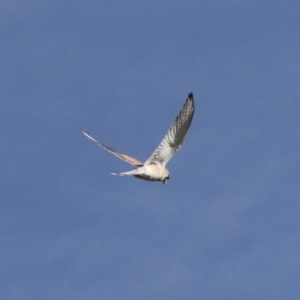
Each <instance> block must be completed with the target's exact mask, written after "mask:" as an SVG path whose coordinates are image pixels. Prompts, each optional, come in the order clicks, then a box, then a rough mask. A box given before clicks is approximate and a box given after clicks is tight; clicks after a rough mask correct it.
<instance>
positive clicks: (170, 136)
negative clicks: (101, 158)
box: [82, 93, 195, 183]
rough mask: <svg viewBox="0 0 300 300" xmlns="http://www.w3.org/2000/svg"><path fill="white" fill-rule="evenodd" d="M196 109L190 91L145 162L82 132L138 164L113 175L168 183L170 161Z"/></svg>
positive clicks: (105, 147) (118, 154)
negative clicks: (129, 169) (177, 113)
mask: <svg viewBox="0 0 300 300" xmlns="http://www.w3.org/2000/svg"><path fill="white" fill-rule="evenodd" d="M194 111H195V103H194V99H193V94H192V93H190V94H189V95H188V98H187V100H186V102H185V104H184V106H183V108H182V110H181V111H180V113H179V115H178V116H177V117H176V119H175V121H174V123H173V124H172V126H171V127H170V129H169V130H168V132H167V134H166V135H165V137H164V139H163V140H162V141H161V143H160V145H159V146H158V147H157V148H156V150H155V151H154V152H153V154H152V155H151V156H150V157H149V158H148V159H147V160H146V162H145V163H142V162H140V161H139V160H137V159H136V158H134V157H131V156H129V155H126V154H122V153H120V152H118V151H116V150H114V149H112V148H110V147H108V146H105V145H104V144H102V143H100V142H98V141H97V140H96V139H94V138H93V137H92V136H90V135H89V134H88V133H87V132H85V131H82V133H83V134H84V135H85V136H86V137H88V138H89V139H91V140H92V141H94V142H96V143H97V144H98V145H99V146H101V147H102V148H104V149H105V150H107V151H108V152H110V153H112V154H114V155H115V156H117V157H118V158H120V159H122V160H124V161H126V162H127V163H130V164H132V165H134V166H136V169H134V170H132V171H128V172H122V173H112V174H113V175H119V176H134V177H136V178H139V179H144V180H149V181H162V182H163V183H167V181H168V180H169V179H170V173H169V171H168V169H167V168H166V165H167V163H168V161H169V160H170V159H171V158H172V156H173V155H174V154H175V153H176V152H177V151H178V150H179V148H180V147H181V145H182V143H183V141H184V138H185V136H186V134H187V131H188V129H189V127H190V125H191V122H192V119H193V115H194Z"/></svg>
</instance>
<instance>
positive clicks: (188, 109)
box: [145, 93, 195, 167]
mask: <svg viewBox="0 0 300 300" xmlns="http://www.w3.org/2000/svg"><path fill="white" fill-rule="evenodd" d="M194 111H195V102H194V97H193V93H190V94H189V95H188V98H187V99H186V101H185V104H184V106H183V108H182V110H181V111H180V113H179V115H178V116H177V117H176V119H175V121H174V123H173V124H172V126H171V127H170V129H169V130H168V132H167V134H166V135H165V137H164V139H163V140H162V141H161V143H160V144H159V146H158V147H157V148H156V149H155V151H154V152H153V153H152V155H151V156H150V157H149V158H148V160H147V161H146V162H145V164H156V165H161V166H164V167H165V166H166V164H167V163H168V161H169V160H170V159H171V158H172V156H173V155H174V154H175V153H176V152H177V151H178V150H179V149H180V147H181V145H182V143H183V142H184V138H185V136H186V134H187V132H188V130H189V128H190V125H191V123H192V120H193V116H194Z"/></svg>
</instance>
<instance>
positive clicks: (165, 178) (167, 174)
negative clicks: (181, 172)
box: [162, 169, 170, 184]
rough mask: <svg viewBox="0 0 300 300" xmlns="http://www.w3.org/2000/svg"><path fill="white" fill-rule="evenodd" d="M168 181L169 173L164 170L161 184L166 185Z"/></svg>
mask: <svg viewBox="0 0 300 300" xmlns="http://www.w3.org/2000/svg"><path fill="white" fill-rule="evenodd" d="M168 180H170V172H169V171H168V170H167V169H166V170H165V174H164V177H163V180H162V182H163V183H164V184H166V183H167V182H168Z"/></svg>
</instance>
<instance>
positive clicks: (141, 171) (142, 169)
mask: <svg viewBox="0 0 300 300" xmlns="http://www.w3.org/2000/svg"><path fill="white" fill-rule="evenodd" d="M143 173H144V167H141V168H137V169H135V170H132V171H128V172H121V173H111V174H112V175H116V176H134V175H139V174H143Z"/></svg>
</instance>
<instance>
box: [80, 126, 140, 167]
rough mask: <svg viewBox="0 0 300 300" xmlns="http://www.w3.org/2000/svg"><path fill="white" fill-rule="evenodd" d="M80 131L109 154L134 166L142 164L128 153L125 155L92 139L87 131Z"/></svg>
mask: <svg viewBox="0 0 300 300" xmlns="http://www.w3.org/2000/svg"><path fill="white" fill-rule="evenodd" d="M81 132H82V133H83V134H84V135H85V136H86V137H87V138H89V139H90V140H92V141H93V142H95V143H97V144H98V145H99V146H100V147H102V148H103V149H105V150H107V151H108V152H110V153H111V154H113V155H115V156H117V157H118V158H120V159H122V160H124V161H126V162H127V163H129V164H131V165H134V166H143V163H142V162H140V161H139V160H137V159H136V158H134V157H131V156H129V155H126V154H123V153H120V152H118V151H116V150H114V149H112V148H110V147H108V146H105V145H104V144H102V143H100V142H99V141H97V140H96V139H94V138H93V137H92V136H90V135H89V134H88V133H87V132H85V131H83V130H81Z"/></svg>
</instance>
